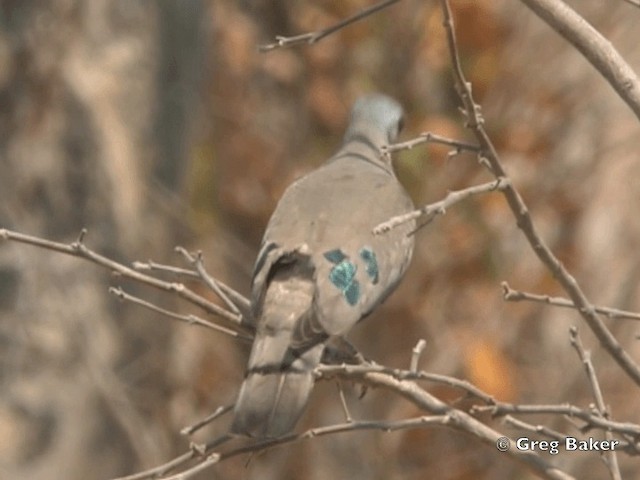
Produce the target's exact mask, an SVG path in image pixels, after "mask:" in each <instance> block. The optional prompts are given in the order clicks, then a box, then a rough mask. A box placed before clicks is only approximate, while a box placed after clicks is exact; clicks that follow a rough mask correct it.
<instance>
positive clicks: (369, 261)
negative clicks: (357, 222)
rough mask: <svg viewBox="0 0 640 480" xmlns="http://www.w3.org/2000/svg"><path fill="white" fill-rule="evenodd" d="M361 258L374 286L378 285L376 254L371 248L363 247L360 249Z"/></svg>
mask: <svg viewBox="0 0 640 480" xmlns="http://www.w3.org/2000/svg"><path fill="white" fill-rule="evenodd" d="M360 258H362V260H364V263H365V265H366V269H367V275H369V278H370V279H371V283H373V284H374V285H375V284H376V283H378V276H379V272H378V259H377V258H376V254H375V252H374V251H373V250H372V249H371V248H369V247H362V248H361V249H360Z"/></svg>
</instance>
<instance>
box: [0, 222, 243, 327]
mask: <svg viewBox="0 0 640 480" xmlns="http://www.w3.org/2000/svg"><path fill="white" fill-rule="evenodd" d="M85 235H86V230H84V229H83V230H82V232H81V234H80V236H79V237H78V240H77V241H75V242H73V243H71V244H69V245H66V244H63V243H57V242H52V241H50V240H45V239H42V238H38V237H34V236H31V235H25V234H23V233H18V232H14V231H11V230H7V229H0V239H2V240H11V241H14V242H19V243H24V244H27V245H33V246H36V247H39V248H45V249H47V250H52V251H54V252H59V253H64V254H66V255H71V256H72V257H78V258H82V259H84V260H88V261H90V262H92V263H95V264H96V265H99V266H101V267H103V268H106V269H108V270H111V271H112V272H114V273H115V274H117V275H119V276H121V277H124V278H129V279H131V280H135V281H137V282H140V283H143V284H145V285H149V286H151V287H154V288H157V289H158V290H162V291H165V292H170V293H173V294H175V295H177V296H179V297H180V298H183V299H185V300H187V301H188V302H190V303H192V304H194V305H196V306H198V307H200V308H202V309H203V310H204V311H205V312H207V313H211V314H214V315H217V316H218V317H220V319H222V320H224V322H225V323H227V325H228V326H229V327H231V328H233V329H241V330H245V331H247V332H251V328H249V327H248V326H247V325H246V324H245V323H244V322H243V320H242V317H241V316H240V315H237V314H234V313H232V312H229V311H227V310H225V309H223V308H221V307H219V306H218V305H216V304H215V303H212V302H210V301H209V300H207V299H206V298H204V297H202V296H200V295H198V294H197V293H195V292H194V291H193V290H191V289H189V288H188V287H186V286H185V285H184V284H182V283H174V282H165V281H163V280H160V279H158V278H155V277H151V276H149V275H145V274H144V273H140V272H138V271H136V270H134V269H132V268H129V267H127V266H125V265H122V264H121V263H118V262H116V261H114V260H111V259H109V258H107V257H104V256H102V255H100V254H99V253H96V252H94V251H93V250H91V249H90V248H88V247H87V246H86V245H85V244H84V237H85Z"/></svg>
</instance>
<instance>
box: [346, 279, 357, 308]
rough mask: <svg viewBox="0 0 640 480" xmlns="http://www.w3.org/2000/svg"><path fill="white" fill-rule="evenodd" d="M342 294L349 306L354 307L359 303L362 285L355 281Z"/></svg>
mask: <svg viewBox="0 0 640 480" xmlns="http://www.w3.org/2000/svg"><path fill="white" fill-rule="evenodd" d="M342 293H343V294H344V298H345V299H346V300H347V303H348V304H349V305H351V306H353V305H355V304H356V303H358V299H359V298H360V284H359V283H358V280H355V279H354V280H353V282H351V283H350V284H349V286H348V287H347V289H346V290H345V291H344V292H342Z"/></svg>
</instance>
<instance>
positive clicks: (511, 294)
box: [502, 282, 640, 320]
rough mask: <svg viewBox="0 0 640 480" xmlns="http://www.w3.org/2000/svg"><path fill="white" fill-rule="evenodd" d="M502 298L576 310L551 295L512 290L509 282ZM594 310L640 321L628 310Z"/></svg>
mask: <svg viewBox="0 0 640 480" xmlns="http://www.w3.org/2000/svg"><path fill="white" fill-rule="evenodd" d="M502 298H503V299H504V300H505V301H507V302H522V301H530V302H537V303H545V304H547V305H554V306H556V307H564V308H574V309H575V308H576V306H575V305H574V303H573V302H572V301H571V300H569V299H567V298H562V297H551V296H549V295H538V294H535V293H529V292H521V291H519V290H514V289H512V288H511V287H510V286H509V284H508V283H507V282H502ZM593 308H594V310H595V311H596V312H597V313H599V314H601V315H604V316H605V317H607V318H612V319H616V318H624V319H628V320H640V313H638V312H630V311H628V310H620V309H618V308H609V307H598V306H594V307H593Z"/></svg>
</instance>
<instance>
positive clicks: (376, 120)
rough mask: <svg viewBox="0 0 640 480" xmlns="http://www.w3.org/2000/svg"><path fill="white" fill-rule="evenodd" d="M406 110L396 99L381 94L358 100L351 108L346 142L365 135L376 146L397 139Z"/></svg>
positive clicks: (345, 137)
mask: <svg viewBox="0 0 640 480" xmlns="http://www.w3.org/2000/svg"><path fill="white" fill-rule="evenodd" d="M403 116H404V112H403V110H402V107H401V106H400V104H399V103H398V102H396V101H395V100H394V99H392V98H390V97H387V96H386V95H381V94H371V95H366V96H364V97H360V98H359V99H358V100H356V103H355V104H354V105H353V109H352V110H351V120H350V122H349V127H348V128H347V132H346V133H345V136H344V141H345V143H346V142H348V141H350V140H354V139H357V138H358V137H365V138H366V139H368V140H369V141H372V142H374V143H375V146H376V147H380V146H382V145H386V144H390V143H392V142H394V141H395V140H396V138H397V137H398V134H399V133H400V130H401V129H402V119H403Z"/></svg>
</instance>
